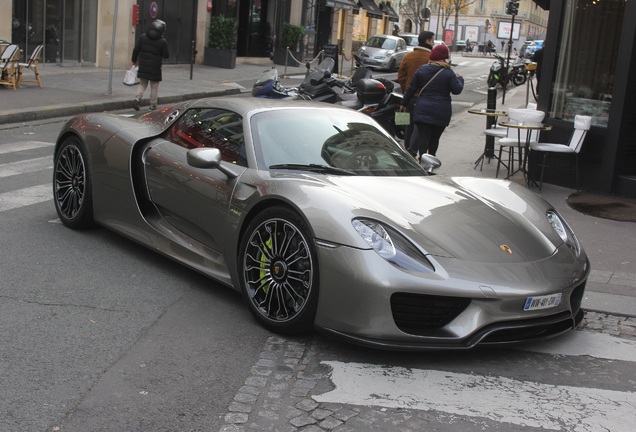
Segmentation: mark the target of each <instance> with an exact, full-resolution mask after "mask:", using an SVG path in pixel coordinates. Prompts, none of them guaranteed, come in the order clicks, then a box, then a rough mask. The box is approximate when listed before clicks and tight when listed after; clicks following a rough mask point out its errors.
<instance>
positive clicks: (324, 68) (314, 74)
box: [302, 57, 336, 84]
mask: <svg viewBox="0 0 636 432" xmlns="http://www.w3.org/2000/svg"><path fill="white" fill-rule="evenodd" d="M335 64H336V63H335V62H334V60H333V59H332V58H331V57H327V58H325V59H324V60H323V61H321V62H320V64H318V67H316V69H314V70H313V71H311V72H309V73H308V74H307V76H306V77H305V79H304V80H303V82H302V84H311V80H315V81H322V79H323V78H324V77H325V72H329V73H331V71H333V68H334V66H335Z"/></svg>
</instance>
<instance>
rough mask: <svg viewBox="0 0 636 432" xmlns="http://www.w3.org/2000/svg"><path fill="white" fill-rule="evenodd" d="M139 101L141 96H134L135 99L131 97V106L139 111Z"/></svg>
mask: <svg viewBox="0 0 636 432" xmlns="http://www.w3.org/2000/svg"><path fill="white" fill-rule="evenodd" d="M140 103H141V98H140V97H136V98H135V99H133V108H134V109H135V111H139V104H140Z"/></svg>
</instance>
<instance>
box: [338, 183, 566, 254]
mask: <svg viewBox="0 0 636 432" xmlns="http://www.w3.org/2000/svg"><path fill="white" fill-rule="evenodd" d="M334 183H337V184H338V186H339V187H340V188H342V189H343V190H344V193H345V194H346V195H347V199H348V200H349V202H351V198H352V197H356V198H357V201H358V203H356V204H358V205H357V206H356V208H355V209H354V216H360V217H368V218H372V219H376V220H379V221H382V222H385V223H387V224H389V225H390V226H392V227H393V228H395V229H397V230H398V231H400V232H402V234H404V235H405V236H406V237H408V238H410V239H411V241H412V242H413V243H415V244H417V245H419V246H420V247H421V248H422V249H424V251H425V252H427V253H429V254H431V255H437V256H445V257H453V258H457V259H461V260H464V261H473V262H484V263H486V262H487V263H506V262H513V263H514V262H529V261H537V260H541V259H545V258H548V257H549V256H551V255H553V254H554V253H555V250H556V248H557V247H558V246H559V245H560V244H561V243H562V241H561V240H560V238H559V237H558V235H557V234H556V233H555V232H554V230H553V229H552V227H551V225H550V223H549V222H548V220H547V218H546V216H545V212H546V210H548V209H549V208H550V206H549V204H548V203H547V202H546V201H545V200H543V199H542V198H541V197H539V196H538V195H536V194H535V193H533V192H532V191H528V190H527V189H525V188H523V187H522V186H519V185H517V184H515V183H511V182H507V181H502V180H494V179H478V178H471V177H455V178H453V177H446V176H430V177H400V178H395V177H339V178H337V179H334Z"/></svg>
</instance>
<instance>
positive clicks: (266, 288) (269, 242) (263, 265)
mask: <svg viewBox="0 0 636 432" xmlns="http://www.w3.org/2000/svg"><path fill="white" fill-rule="evenodd" d="M265 246H266V247H267V249H268V250H269V251H271V250H272V237H271V236H270V237H269V238H268V239H267V241H266V242H265ZM260 262H261V279H263V278H265V276H267V268H268V265H267V263H268V259H267V256H266V255H265V254H264V253H262V252H261V257H260ZM263 291H264V292H265V294H267V291H269V283H267V284H266V285H265V286H264V287H263Z"/></svg>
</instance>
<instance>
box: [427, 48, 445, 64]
mask: <svg viewBox="0 0 636 432" xmlns="http://www.w3.org/2000/svg"><path fill="white" fill-rule="evenodd" d="M449 58H450V52H448V47H447V46H446V45H437V46H436V47H435V48H433V49H432V50H431V55H430V56H429V57H428V59H429V61H440V60H446V59H449Z"/></svg>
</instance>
